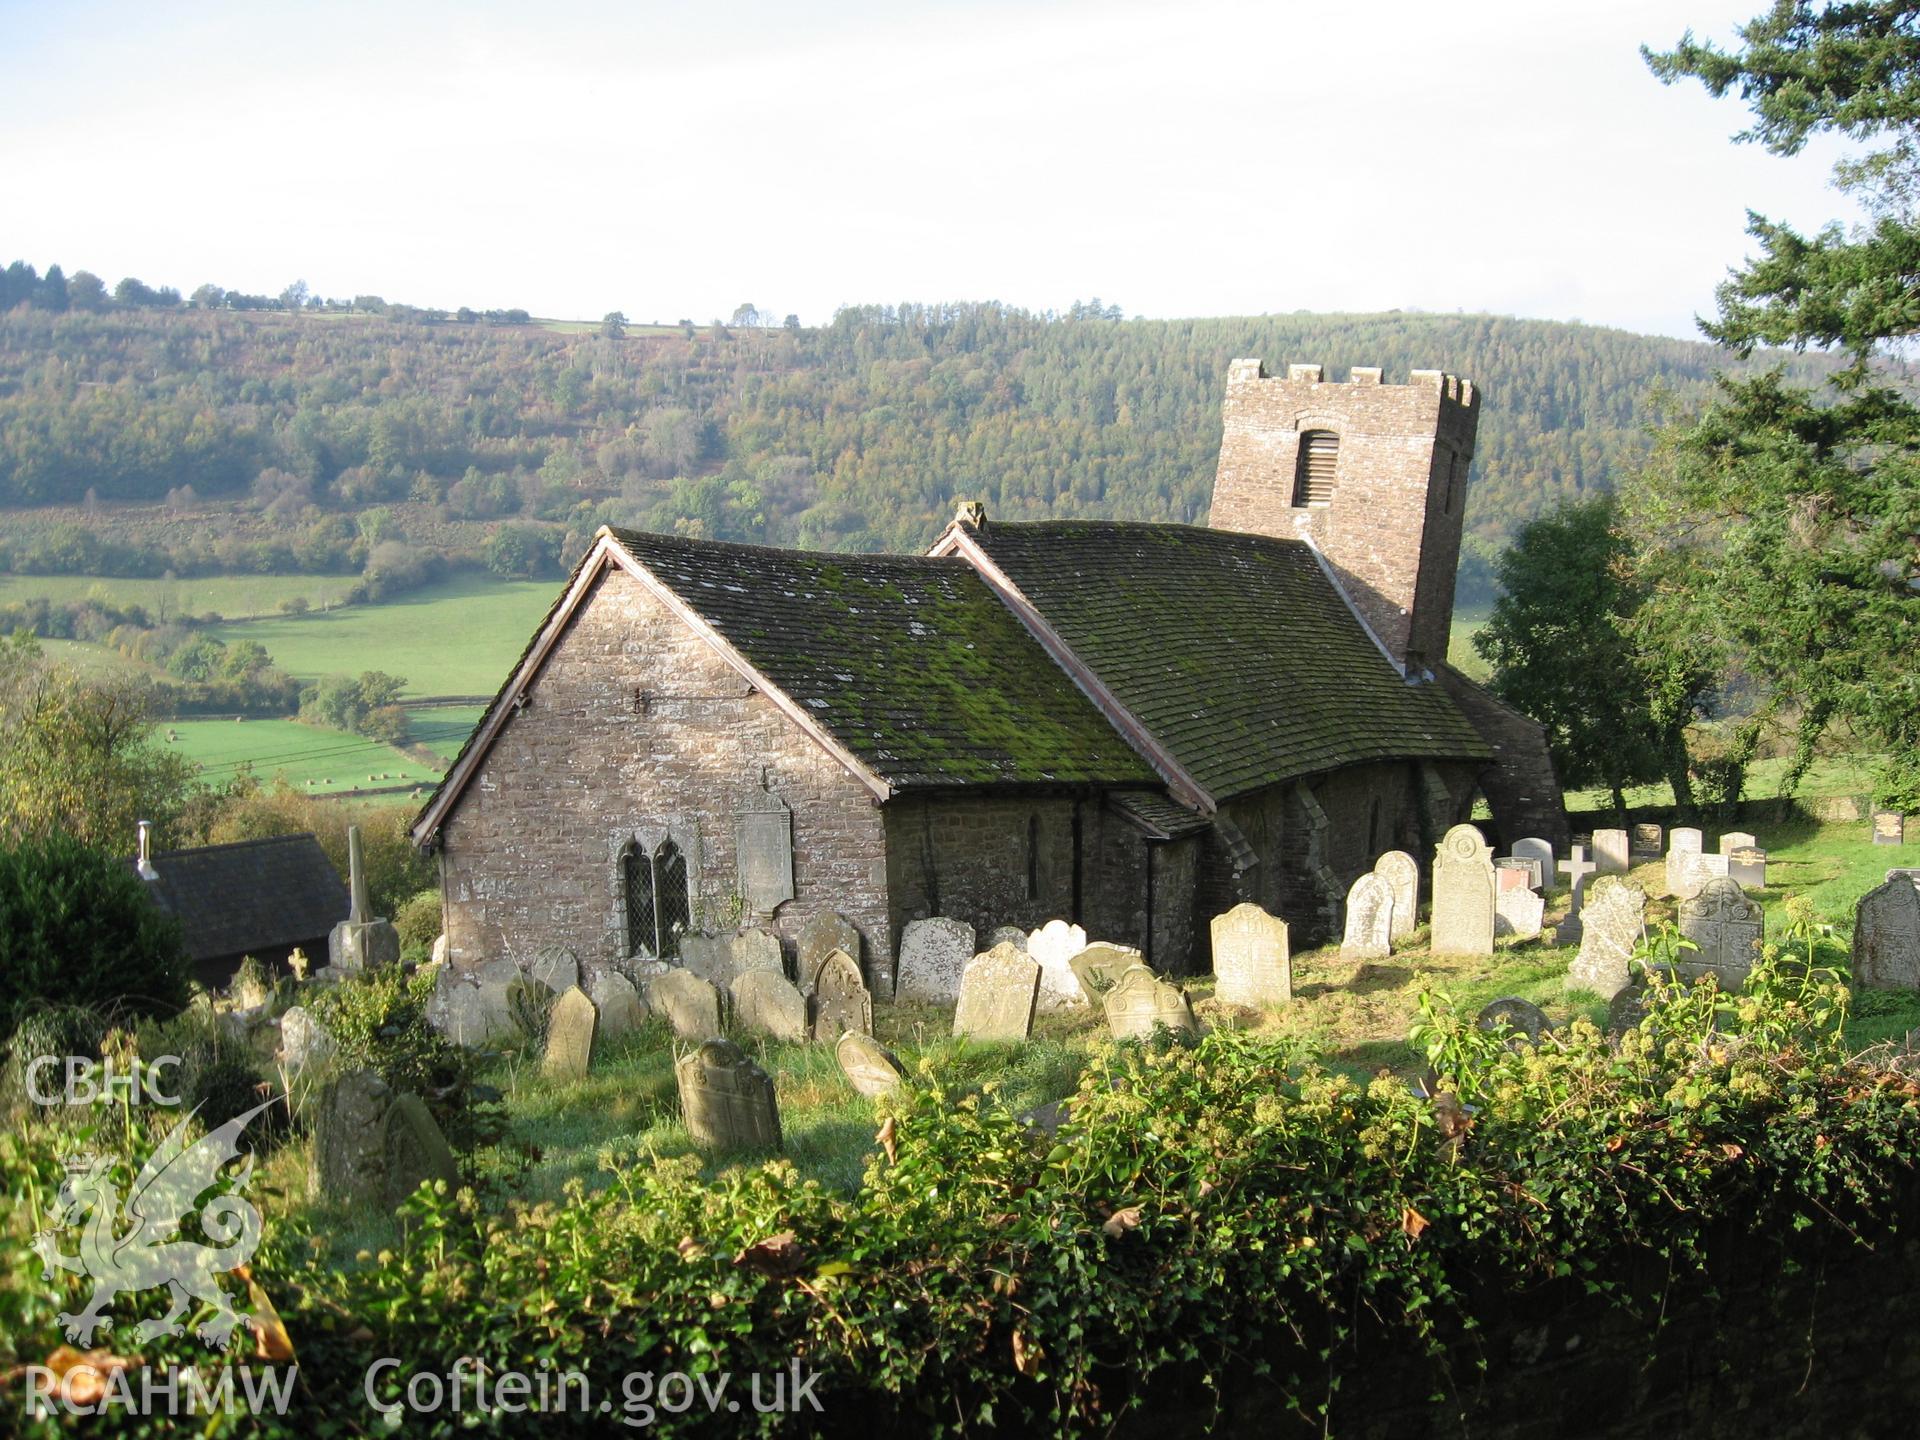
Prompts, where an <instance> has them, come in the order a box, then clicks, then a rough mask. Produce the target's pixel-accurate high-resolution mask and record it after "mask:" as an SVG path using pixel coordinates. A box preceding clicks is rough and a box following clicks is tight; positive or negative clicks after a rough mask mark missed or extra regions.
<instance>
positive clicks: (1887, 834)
mask: <svg viewBox="0 0 1920 1440" xmlns="http://www.w3.org/2000/svg"><path fill="white" fill-rule="evenodd" d="M1873 843H1874V844H1876V845H1904V844H1906V843H1907V817H1906V816H1905V815H1902V814H1901V813H1900V812H1899V811H1898V810H1876V811H1874V812H1873Z"/></svg>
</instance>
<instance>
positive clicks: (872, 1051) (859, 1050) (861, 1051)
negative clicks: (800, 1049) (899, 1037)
mask: <svg viewBox="0 0 1920 1440" xmlns="http://www.w3.org/2000/svg"><path fill="white" fill-rule="evenodd" d="M833 1058H834V1059H835V1060H837V1061H839V1062H840V1073H841V1074H842V1075H844V1076H846V1077H847V1083H848V1084H849V1085H851V1086H853V1088H854V1089H855V1090H857V1091H859V1092H860V1093H861V1094H862V1095H865V1096H866V1097H867V1098H869V1099H873V1098H875V1097H877V1096H881V1095H885V1094H886V1093H887V1092H888V1091H890V1090H895V1089H898V1088H899V1086H900V1083H901V1082H902V1081H903V1080H905V1079H906V1076H907V1072H906V1067H904V1066H903V1065H901V1063H900V1061H899V1060H898V1059H897V1058H896V1057H895V1056H894V1053H893V1052H892V1051H891V1050H889V1049H887V1047H886V1046H884V1045H882V1044H881V1043H880V1042H879V1041H878V1040H875V1039H874V1038H873V1037H872V1036H871V1035H859V1034H855V1033H853V1032H851V1031H849V1032H848V1033H847V1034H845V1035H842V1036H841V1037H840V1043H839V1044H838V1045H835V1046H834V1047H833Z"/></svg>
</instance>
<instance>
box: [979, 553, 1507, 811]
mask: <svg viewBox="0 0 1920 1440" xmlns="http://www.w3.org/2000/svg"><path fill="white" fill-rule="evenodd" d="M968 533H969V535H970V536H971V537H972V538H973V539H974V540H975V541H976V542H977V543H978V544H979V545H980V546H981V547H982V548H983V549H984V550H985V551H986V552H987V554H988V555H989V556H990V557H991V558H992V560H993V562H994V564H995V565H997V566H998V567H999V568H1000V569H1001V570H1002V571H1004V572H1005V573H1006V575H1007V577H1008V578H1009V579H1010V580H1012V581H1013V583H1014V584H1015V585H1016V586H1018V587H1019V589H1020V591H1021V592H1022V593H1023V594H1024V595H1025V596H1026V598H1027V599H1028V600H1029V601H1030V602H1031V603H1032V604H1033V605H1034V607H1035V608H1036V609H1038V610H1039V611H1040V613H1041V615H1042V616H1044V617H1045V619H1046V621H1047V623H1048V624H1049V625H1050V626H1051V627H1052V628H1053V629H1054V631H1055V632H1056V633H1058V634H1059V635H1060V637H1061V638H1062V639H1063V640H1064V641H1065V642H1066V643H1067V645H1068V646H1069V647H1070V648H1071V649H1072V650H1073V652H1074V653H1075V654H1076V655H1077V656H1078V657H1079V658H1080V659H1081V660H1082V661H1084V662H1085V663H1086V665H1087V666H1088V667H1089V668H1090V669H1091V670H1092V671H1093V672H1094V674H1095V675H1097V676H1098V677H1099V679H1100V681H1101V683H1102V684H1104V685H1105V686H1106V687H1107V688H1108V689H1109V690H1110V691H1112V692H1113V695H1114V697H1115V698H1116V699H1117V700H1118V701H1119V702H1120V703H1121V704H1122V705H1124V706H1125V707H1126V708H1127V709H1128V710H1129V711H1131V712H1132V713H1133V715H1134V716H1135V717H1136V718H1137V719H1139V720H1140V722H1141V723H1142V724H1144V725H1145V726H1146V727H1147V729H1148V730H1150V731H1151V732H1152V733H1153V734H1154V736H1155V737H1156V738H1157V739H1158V740H1159V741H1160V742H1161V743H1162V744H1163V745H1165V746H1166V747H1167V749H1168V750H1169V751H1171V752H1172V754H1173V756H1174V758H1175V759H1177V760H1178V761H1179V762H1180V764H1181V766H1182V767H1184V768H1185V769H1186V771H1187V772H1188V773H1189V774H1190V775H1192V776H1193V777H1194V779H1195V780H1197V781H1198V782H1199V783H1200V784H1201V785H1202V786H1203V787H1205V789H1206V790H1207V791H1208V792H1209V793H1210V794H1211V795H1212V796H1213V797H1214V799H1215V800H1227V799H1230V798H1231V797H1233V796H1235V795H1242V794H1245V793H1247V792H1248V791H1251V790H1257V789H1259V788H1261V787H1262V786H1266V785H1272V784H1276V783H1278V782H1280V781H1283V780H1289V779H1293V778H1296V777H1299V776H1303V775H1312V774H1317V773H1319V772H1321V771H1326V770H1332V769H1336V768H1338V767H1340V766H1343V765H1352V764H1358V763H1363V762H1366V761H1373V760H1390V759H1416V758H1429V759H1439V758H1449V757H1458V758H1463V759H1484V758H1486V757H1487V756H1488V755H1489V754H1490V752H1489V751H1488V749H1487V746H1486V744H1485V742H1484V741H1482V740H1481V738H1480V736H1479V734H1478V733H1477V732H1476V731H1475V730H1474V728H1473V726H1472V725H1470V724H1469V723H1468V721H1467V719H1466V717H1465V716H1464V715H1462V714H1461V713H1460V711H1459V710H1458V708H1456V707H1455V705H1454V704H1453V702H1452V701H1451V700H1450V699H1449V698H1448V697H1447V695H1446V693H1445V692H1444V691H1443V690H1442V689H1441V688H1440V687H1439V686H1438V685H1434V684H1424V685H1409V684H1407V683H1406V681H1405V680H1403V679H1402V678H1401V676H1400V674H1399V673H1398V672H1397V671H1396V670H1395V669H1394V668H1393V666H1392V665H1390V664H1389V663H1388V662H1387V660H1386V658H1385V657H1384V656H1383V655H1382V654H1381V653H1380V651H1379V649H1378V647H1376V646H1375V645H1374V643H1373V641H1372V640H1371V638H1369V637H1368V635H1367V633H1366V632H1365V630H1363V629H1362V628H1361V626H1360V623H1359V621H1358V620H1357V619H1355V617H1354V615H1353V612H1352V611H1351V610H1349V609H1348V608H1347V604H1346V602H1345V600H1343V599H1342V598H1341V596H1340V594H1339V592H1338V591H1337V590H1336V589H1335V588H1334V586H1333V583H1332V581H1331V580H1329V579H1328V577H1327V574H1326V572H1325V571H1324V570H1322V569H1321V568H1320V563H1319V561H1318V560H1317V559H1316V558H1315V557H1314V555H1313V552H1312V551H1311V550H1310V549H1309V548H1308V547H1307V545H1306V544H1305V543H1304V542H1302V541H1298V540H1275V539H1269V538H1266V537H1263V536H1257V535H1240V534H1235V533H1232V532H1229V531H1222V530H1204V529H1199V528H1197V527H1194V526H1188V525H1146V524H1123V523H1117V522H1109V521H1097V520H1069V521H1051V522H1044V523H1041V524H1031V525H1022V524H1005V523H1002V522H1000V521H993V522H991V523H989V524H987V525H985V526H982V527H980V528H978V529H971V530H969V531H968Z"/></svg>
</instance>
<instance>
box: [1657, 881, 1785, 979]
mask: <svg viewBox="0 0 1920 1440" xmlns="http://www.w3.org/2000/svg"><path fill="white" fill-rule="evenodd" d="M1763 925H1764V921H1763V917H1762V915H1761V913H1760V907H1759V906H1758V905H1756V904H1754V903H1753V902H1752V901H1751V900H1749V899H1748V898H1747V896H1746V892H1745V891H1743V890H1742V889H1741V888H1740V887H1739V886H1738V885H1736V884H1734V883H1733V881H1731V880H1728V879H1725V878H1724V877H1720V878H1715V879H1710V880H1708V881H1707V882H1706V883H1705V884H1703V885H1702V886H1701V887H1700V889H1699V892H1698V893H1697V894H1695V895H1693V896H1692V897H1691V898H1689V899H1686V900H1682V901H1681V902H1680V933H1681V934H1682V935H1684V936H1685V937H1686V938H1687V939H1689V940H1691V941H1693V943H1694V944H1695V945H1697V946H1699V947H1700V948H1699V949H1698V950H1697V951H1692V952H1687V951H1683V952H1681V959H1680V960H1679V961H1678V962H1677V966H1678V969H1679V970H1680V972H1681V973H1682V974H1684V975H1708V974H1711V975H1714V976H1717V977H1718V978H1719V981H1720V988H1721V989H1722V990H1738V989H1739V988H1740V987H1741V985H1742V984H1743V983H1744V982H1745V980H1746V978H1747V972H1748V971H1749V970H1751V969H1753V962H1754V960H1755V959H1756V958H1757V952H1758V950H1759V945H1760V935H1761V931H1762V929H1763Z"/></svg>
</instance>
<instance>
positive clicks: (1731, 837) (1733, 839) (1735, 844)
mask: <svg viewBox="0 0 1920 1440" xmlns="http://www.w3.org/2000/svg"><path fill="white" fill-rule="evenodd" d="M1759 843H1760V842H1759V841H1758V840H1756V839H1755V838H1754V837H1753V836H1751V835H1749V834H1747V832H1746V831H1744V830H1729V831H1727V833H1726V834H1724V835H1722V836H1721V837H1720V853H1721V854H1722V855H1726V856H1729V857H1731V856H1732V854H1733V852H1734V851H1736V850H1750V849H1752V848H1753V847H1754V846H1755V845H1758V844H1759Z"/></svg>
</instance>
